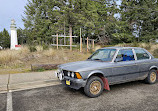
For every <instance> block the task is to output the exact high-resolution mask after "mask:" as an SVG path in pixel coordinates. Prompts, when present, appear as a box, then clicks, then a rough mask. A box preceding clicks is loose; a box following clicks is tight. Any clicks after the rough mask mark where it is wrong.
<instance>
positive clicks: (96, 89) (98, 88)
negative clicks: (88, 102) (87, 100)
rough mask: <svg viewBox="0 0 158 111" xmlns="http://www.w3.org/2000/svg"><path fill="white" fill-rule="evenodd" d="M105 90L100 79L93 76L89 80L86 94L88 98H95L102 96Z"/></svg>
mask: <svg viewBox="0 0 158 111" xmlns="http://www.w3.org/2000/svg"><path fill="white" fill-rule="evenodd" d="M103 89H104V83H103V81H102V79H101V78H100V77H97V76H92V77H90V78H89V79H88V81H87V84H86V86H85V87H84V92H85V94H86V95H87V96H89V97H91V98H94V97H98V96H100V95H101V93H102V92H103Z"/></svg>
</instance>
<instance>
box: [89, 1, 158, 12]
mask: <svg viewBox="0 0 158 111" xmlns="http://www.w3.org/2000/svg"><path fill="white" fill-rule="evenodd" d="M92 1H95V2H100V3H103V4H107V5H112V6H119V7H120V6H123V7H127V8H131V9H143V10H150V11H153V12H158V10H153V9H151V8H138V7H132V6H127V5H123V4H121V5H117V4H112V3H107V2H102V1H98V0H92Z"/></svg>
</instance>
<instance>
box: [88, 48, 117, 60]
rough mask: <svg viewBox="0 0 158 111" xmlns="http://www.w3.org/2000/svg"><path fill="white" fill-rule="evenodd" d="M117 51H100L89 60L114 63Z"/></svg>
mask: <svg viewBox="0 0 158 111" xmlns="http://www.w3.org/2000/svg"><path fill="white" fill-rule="evenodd" d="M115 52H116V49H99V50H97V51H95V52H94V53H93V55H92V56H90V57H89V58H88V59H90V60H100V61H112V59H113V57H114V54H115Z"/></svg>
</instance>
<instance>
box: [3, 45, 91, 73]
mask: <svg viewBox="0 0 158 111" xmlns="http://www.w3.org/2000/svg"><path fill="white" fill-rule="evenodd" d="M36 49H37V51H36V52H30V51H29V48H28V47H27V46H24V47H22V48H21V50H9V49H6V50H1V51H0V74H4V73H19V72H28V71H29V70H30V66H31V64H62V63H67V62H74V61H80V60H85V59H87V58H88V57H89V56H90V53H80V52H79V51H77V50H73V51H70V50H69V49H62V48H61V49H59V50H56V49H53V48H49V49H48V50H43V48H42V47H40V46H37V47H36Z"/></svg>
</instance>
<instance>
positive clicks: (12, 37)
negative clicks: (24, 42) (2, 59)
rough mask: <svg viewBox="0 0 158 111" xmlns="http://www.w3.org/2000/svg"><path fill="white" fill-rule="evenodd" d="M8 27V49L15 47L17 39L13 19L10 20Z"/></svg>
mask: <svg viewBox="0 0 158 111" xmlns="http://www.w3.org/2000/svg"><path fill="white" fill-rule="evenodd" d="M10 29H11V41H10V42H11V45H10V49H17V48H16V45H18V40H17V30H16V24H15V20H14V19H12V20H11V25H10Z"/></svg>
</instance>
